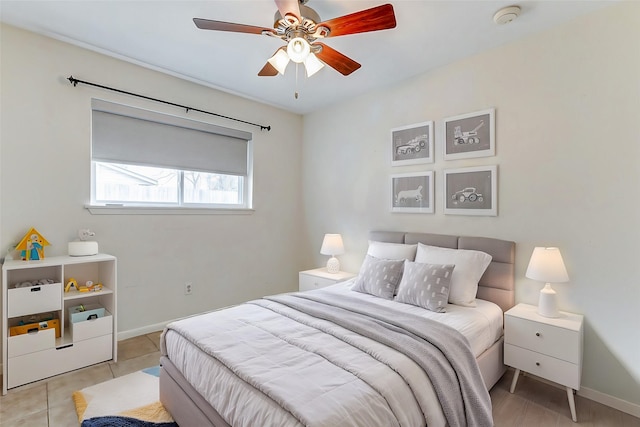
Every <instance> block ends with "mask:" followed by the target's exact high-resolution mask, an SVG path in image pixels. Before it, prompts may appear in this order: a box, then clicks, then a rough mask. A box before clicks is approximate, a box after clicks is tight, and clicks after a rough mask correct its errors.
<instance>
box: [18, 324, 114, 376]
mask: <svg viewBox="0 0 640 427" xmlns="http://www.w3.org/2000/svg"><path fill="white" fill-rule="evenodd" d="M112 349H113V337H112V336H111V335H105V336H102V337H98V338H93V339H90V340H85V341H81V342H79V343H74V344H69V345H67V346H62V347H59V348H55V347H54V348H52V349H48V350H43V351H39V352H36V353H29V354H25V355H22V356H17V357H10V358H9V360H8V371H7V372H8V375H7V377H8V378H7V380H8V381H7V388H13V387H18V386H20V385H23V384H27V383H30V382H33V381H38V380H41V379H43V378H48V377H52V376H54V375H58V374H61V373H63V372H68V371H72V370H74V369H80V368H83V367H85V366H89V365H93V364H96V363H100V362H104V361H107V360H111V359H112V356H113V350H112Z"/></svg>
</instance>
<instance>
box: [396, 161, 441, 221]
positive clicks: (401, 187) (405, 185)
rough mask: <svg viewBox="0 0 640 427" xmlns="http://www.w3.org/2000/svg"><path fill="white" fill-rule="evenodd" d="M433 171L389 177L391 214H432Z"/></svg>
mask: <svg viewBox="0 0 640 427" xmlns="http://www.w3.org/2000/svg"><path fill="white" fill-rule="evenodd" d="M433 194H434V183H433V171H427V172H411V173H400V174H392V175H391V191H390V196H391V212H404V213H433V212H434V208H433V206H434V197H433Z"/></svg>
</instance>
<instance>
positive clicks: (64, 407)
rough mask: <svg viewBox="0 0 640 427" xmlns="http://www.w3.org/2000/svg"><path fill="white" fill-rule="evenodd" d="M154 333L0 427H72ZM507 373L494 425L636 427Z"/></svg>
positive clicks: (139, 359) (28, 399)
mask: <svg viewBox="0 0 640 427" xmlns="http://www.w3.org/2000/svg"><path fill="white" fill-rule="evenodd" d="M159 343H160V332H156V333H153V334H149V335H143V336H140V337H135V338H131V339H128V340H124V341H120V342H119V343H118V363H109V362H106V363H101V364H98V365H94V366H91V367H88V368H85V369H80V370H78V371H73V372H70V373H67V374H64V375H59V376H57V377H54V378H50V379H48V380H43V381H40V382H37V383H33V384H29V385H26V386H23V387H17V388H15V389H13V390H10V391H9V393H8V394H7V395H6V396H2V397H0V427H14V426H25V427H78V419H77V417H76V411H75V406H74V404H73V401H72V399H71V394H72V393H73V392H74V391H76V390H80V389H83V388H85V387H88V386H90V385H93V384H98V383H101V382H103V381H107V380H109V379H111V378H116V377H120V376H122V375H126V374H129V373H132V372H135V371H139V370H140V369H144V368H148V367H151V366H155V365H157V364H158V362H159V360H160V351H159ZM512 376H513V371H512V370H509V371H507V374H505V376H504V377H502V379H501V380H500V381H499V382H498V383H497V384H496V385H495V387H493V389H492V390H491V401H492V404H493V418H494V423H495V426H496V427H511V426H518V427H527V426H532V427H541V426H544V427H547V426H555V427H562V426H566V427H577V426H589V427H640V418H636V417H633V416H631V415H628V414H625V413H623V412H620V411H617V410H615V409H612V408H609V407H607V406H604V405H601V404H599V403H597V402H594V401H592V400H589V399H585V398H584V397H581V396H576V409H577V412H578V422H577V423H573V422H572V421H571V415H570V413H569V405H568V403H567V395H566V392H565V391H564V389H561V388H558V387H554V386H552V385H549V384H546V383H542V382H540V381H537V380H535V379H533V378H531V377H529V376H522V377H521V378H520V379H519V380H518V386H517V388H516V392H515V393H514V394H511V393H509V385H510V383H511V378H512Z"/></svg>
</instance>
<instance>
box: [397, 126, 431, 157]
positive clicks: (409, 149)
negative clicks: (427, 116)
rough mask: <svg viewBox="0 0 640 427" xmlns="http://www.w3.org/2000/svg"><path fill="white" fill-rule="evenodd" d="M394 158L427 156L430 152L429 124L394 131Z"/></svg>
mask: <svg viewBox="0 0 640 427" xmlns="http://www.w3.org/2000/svg"><path fill="white" fill-rule="evenodd" d="M392 139H393V144H392V150H393V160H394V161H399V160H410V159H420V158H427V157H429V156H430V153H429V126H421V127H416V128H413V129H402V130H396V131H393V132H392Z"/></svg>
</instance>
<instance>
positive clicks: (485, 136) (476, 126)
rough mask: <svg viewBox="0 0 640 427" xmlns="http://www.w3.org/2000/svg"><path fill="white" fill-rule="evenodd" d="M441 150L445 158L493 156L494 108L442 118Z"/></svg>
mask: <svg viewBox="0 0 640 427" xmlns="http://www.w3.org/2000/svg"><path fill="white" fill-rule="evenodd" d="M443 151H444V159H445V160H455V159H468V158H471V157H488V156H495V154H496V141H495V109H494V108H490V109H488V110H484V111H477V112H475V113H469V114H462V115H460V116H455V117H449V118H446V119H444V150H443Z"/></svg>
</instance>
